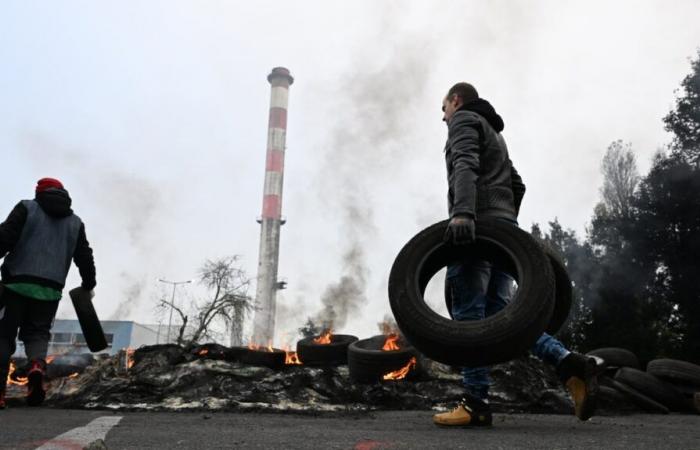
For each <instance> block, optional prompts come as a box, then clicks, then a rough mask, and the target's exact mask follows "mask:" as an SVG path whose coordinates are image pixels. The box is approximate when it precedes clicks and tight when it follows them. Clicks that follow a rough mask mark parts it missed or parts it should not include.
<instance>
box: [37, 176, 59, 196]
mask: <svg viewBox="0 0 700 450" xmlns="http://www.w3.org/2000/svg"><path fill="white" fill-rule="evenodd" d="M51 188H56V189H63V183H61V182H60V181H58V180H57V179H55V178H42V179H41V180H39V181H37V182H36V192H37V193H39V192H44V191H45V190H47V189H51Z"/></svg>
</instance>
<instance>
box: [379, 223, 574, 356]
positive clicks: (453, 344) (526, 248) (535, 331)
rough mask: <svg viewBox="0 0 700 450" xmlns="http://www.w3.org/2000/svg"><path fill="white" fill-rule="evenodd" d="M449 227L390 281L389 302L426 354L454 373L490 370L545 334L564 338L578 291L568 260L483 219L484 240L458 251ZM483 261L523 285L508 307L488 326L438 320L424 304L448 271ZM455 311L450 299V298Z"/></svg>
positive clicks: (407, 252)
mask: <svg viewBox="0 0 700 450" xmlns="http://www.w3.org/2000/svg"><path fill="white" fill-rule="evenodd" d="M446 228H447V221H442V222H438V223H436V224H434V225H432V226H430V227H428V228H426V229H424V230H423V231H421V232H420V233H418V234H417V235H416V236H414V237H413V238H412V239H411V240H410V241H409V242H408V243H407V244H406V245H405V246H404V247H403V249H402V250H401V251H400V252H399V254H398V255H397V257H396V260H395V261H394V264H393V266H392V268H391V274H390V275H389V301H390V304H391V310H392V312H393V314H394V318H395V319H396V323H397V324H398V326H399V328H400V330H401V332H402V334H403V335H404V336H405V337H406V339H407V340H408V341H409V342H410V343H411V345H413V346H414V347H415V348H416V349H417V350H418V351H419V352H420V353H421V354H423V355H425V356H426V357H428V358H430V359H432V360H435V361H439V362H441V363H444V364H448V365H453V366H484V365H491V364H497V363H501V362H505V361H509V360H511V359H514V358H518V357H520V356H522V355H523V354H525V353H526V352H527V351H528V350H529V349H530V348H531V347H532V345H533V344H534V343H535V341H536V340H537V338H538V337H539V336H541V335H542V332H544V331H547V332H548V333H550V334H554V333H556V332H557V331H558V330H559V328H560V327H561V326H562V324H563V323H564V322H565V321H566V319H567V316H568V314H569V309H570V307H571V299H572V286H571V280H570V279H569V276H568V275H567V272H566V266H565V265H564V263H563V261H562V260H561V258H560V257H559V256H558V255H556V253H555V252H554V251H552V250H551V249H550V248H548V247H546V246H544V245H542V244H541V243H540V242H538V241H537V240H536V239H535V238H534V237H532V236H531V235H530V234H529V233H527V232H525V231H524V230H521V229H520V228H518V227H516V226H513V225H512V224H510V223H507V222H505V221H502V220H497V219H490V218H483V219H480V220H479V222H478V226H477V228H476V240H475V242H474V243H472V244H470V245H468V246H458V245H453V244H452V243H450V242H445V241H444V239H443V237H444V235H445V230H446ZM474 256H476V257H478V258H481V259H484V260H487V261H489V262H490V263H491V264H493V265H494V266H495V267H498V268H499V269H501V270H502V271H504V272H506V273H508V274H510V275H511V276H512V277H513V278H514V279H515V280H516V281H517V283H518V290H517V293H516V297H515V298H514V299H513V301H512V302H510V304H509V305H508V306H506V308H505V309H504V310H502V311H500V312H498V313H496V314H494V315H492V316H489V317H487V318H485V319H484V320H473V321H456V320H451V319H448V318H446V317H443V316H441V315H439V314H437V313H436V312H435V311H434V310H432V309H431V308H430V306H428V305H427V304H426V302H425V299H424V297H423V295H424V293H425V289H426V286H427V285H428V282H429V281H430V279H431V278H432V277H433V276H434V275H435V274H436V273H437V272H438V271H439V270H441V269H442V268H444V267H445V266H448V265H450V264H453V263H456V262H459V261H463V260H464V259H465V258H467V257H474ZM445 300H446V302H447V303H448V311H450V302H451V299H450V296H449V295H447V296H446V298H445Z"/></svg>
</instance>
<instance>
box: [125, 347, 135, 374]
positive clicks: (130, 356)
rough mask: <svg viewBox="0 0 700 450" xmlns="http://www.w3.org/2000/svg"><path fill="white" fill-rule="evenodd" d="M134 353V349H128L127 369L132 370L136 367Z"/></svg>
mask: <svg viewBox="0 0 700 450" xmlns="http://www.w3.org/2000/svg"><path fill="white" fill-rule="evenodd" d="M134 352H135V350H134V349H133V348H127V349H126V368H127V369H131V368H132V367H134Z"/></svg>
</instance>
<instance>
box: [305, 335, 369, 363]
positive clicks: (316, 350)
mask: <svg viewBox="0 0 700 450" xmlns="http://www.w3.org/2000/svg"><path fill="white" fill-rule="evenodd" d="M314 339H315V338H313V337H309V338H305V339H301V340H299V341H298V342H297V356H298V357H299V360H300V361H301V363H302V364H304V365H306V366H338V365H341V364H347V363H348V346H349V345H350V344H351V343H353V342H355V341H356V340H357V336H351V335H349V334H333V335H331V343H330V344H316V343H315V342H314Z"/></svg>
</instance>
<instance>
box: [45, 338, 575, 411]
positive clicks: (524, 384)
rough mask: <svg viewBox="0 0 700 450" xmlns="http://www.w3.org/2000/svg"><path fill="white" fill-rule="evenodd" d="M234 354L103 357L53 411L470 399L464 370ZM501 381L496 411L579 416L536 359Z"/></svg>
mask: <svg viewBox="0 0 700 450" xmlns="http://www.w3.org/2000/svg"><path fill="white" fill-rule="evenodd" d="M204 350H206V351H204ZM231 350H232V349H229V348H227V347H223V346H220V345H217V344H207V345H204V346H200V347H197V348H195V349H192V350H190V351H186V350H185V349H183V348H180V347H177V346H174V345H159V346H150V347H142V348H141V349H138V350H136V351H135V352H134V353H133V357H132V358H133V360H132V361H130V363H128V364H125V361H124V357H125V356H124V354H122V355H118V356H114V357H111V358H104V359H98V360H97V361H95V362H94V363H93V365H91V366H89V367H87V368H86V369H85V370H84V371H83V372H82V373H81V374H80V375H79V376H77V377H74V378H70V379H68V378H60V379H55V380H53V381H51V382H50V385H49V389H48V391H47V394H48V395H47V400H46V404H47V406H53V407H62V408H84V409H109V410H141V411H151V410H153V411H181V410H207V411H210V410H218V411H272V412H274V411H279V412H282V411H284V412H312V413H322V412H362V411H373V410H431V409H442V408H445V407H450V406H453V405H454V402H455V401H456V400H458V399H459V398H460V397H461V395H462V392H463V390H462V386H461V375H460V374H459V370H458V369H456V368H451V367H448V366H445V365H443V364H439V363H437V362H434V361H430V360H427V359H425V358H421V359H420V361H419V364H418V366H419V369H418V370H417V371H416V372H415V373H413V374H412V375H411V376H409V377H407V379H406V380H399V381H384V382H377V383H374V384H358V383H355V382H353V381H352V379H351V378H350V376H349V373H348V368H347V366H339V367H328V368H317V367H305V366H303V365H301V366H299V365H296V366H294V365H290V366H285V367H284V368H282V369H280V370H273V369H270V368H268V367H258V366H251V365H245V364H242V363H240V362H238V361H236V359H237V357H236V354H235V352H232V351H231ZM130 364H131V367H128V366H129V365H130ZM493 379H494V385H493V387H492V397H491V399H492V400H491V401H492V406H493V409H494V410H495V411H498V412H535V413H562V414H570V413H571V412H572V410H573V407H572V404H571V402H570V400H569V398H568V396H567V393H566V391H565V390H564V389H563V387H562V386H561V383H560V382H559V380H558V379H557V377H556V375H555V374H554V371H553V370H552V369H551V368H549V367H548V366H545V365H544V364H542V363H541V362H540V361H539V360H537V359H535V358H532V357H527V358H523V359H519V360H515V361H511V362H509V363H506V364H502V365H499V366H496V367H495V368H494V371H493Z"/></svg>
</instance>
